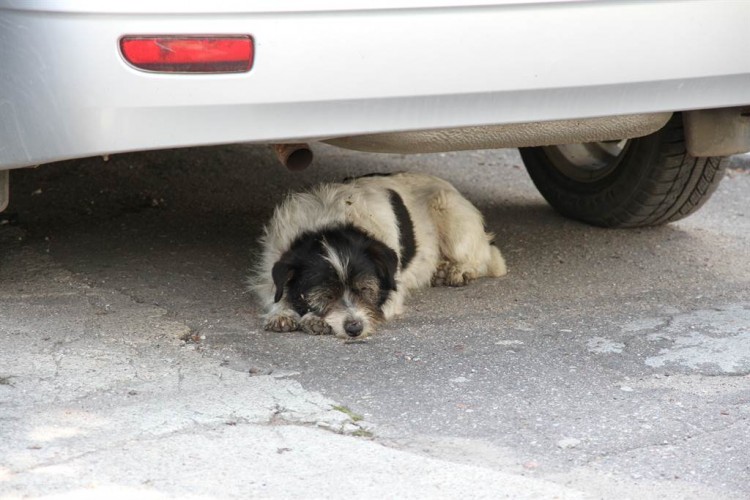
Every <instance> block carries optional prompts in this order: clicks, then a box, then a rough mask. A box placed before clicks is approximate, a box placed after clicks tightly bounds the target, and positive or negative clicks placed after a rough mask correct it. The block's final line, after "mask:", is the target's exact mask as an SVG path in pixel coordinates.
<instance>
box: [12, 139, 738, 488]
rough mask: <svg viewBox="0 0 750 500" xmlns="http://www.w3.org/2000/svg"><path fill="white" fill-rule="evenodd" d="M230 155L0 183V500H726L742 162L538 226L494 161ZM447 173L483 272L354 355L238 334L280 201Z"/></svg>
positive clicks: (515, 164)
mask: <svg viewBox="0 0 750 500" xmlns="http://www.w3.org/2000/svg"><path fill="white" fill-rule="evenodd" d="M315 152H316V162H315V164H314V166H313V167H311V168H310V169H309V170H307V171H305V172H302V173H290V172H287V171H285V170H284V169H283V168H282V167H280V166H278V165H277V164H276V161H275V158H274V157H273V155H272V153H271V151H270V150H269V149H267V148H265V147H257V146H247V145H238V146H222V147H212V148H200V149H185V150H177V151H166V152H150V153H139V154H124V155H117V156H113V157H111V158H109V160H108V161H104V160H103V159H102V158H95V159H89V160H84V161H71V162H64V163H61V164H56V165H50V166H44V167H41V168H39V169H36V170H25V171H14V172H12V176H11V184H12V185H11V188H12V201H11V205H10V207H9V209H8V211H6V212H5V213H4V214H0V498H19V497H31V498H76V499H78V498H103V497H105V496H106V497H108V498H134V497H135V495H138V498H249V497H271V498H277V497H284V498H316V497H319V498H323V497H325V498H361V497H373V498H374V497H378V498H381V497H391V498H441V497H442V498H455V497H458V496H463V497H471V498H474V497H476V498H504V497H507V498H618V499H619V498H638V499H647V498H710V499H711V500H716V499H721V498H737V499H746V498H750V479H749V478H750V375H749V374H750V254H749V250H750V175H748V173H749V172H750V169H749V167H750V161H749V160H747V159H743V158H741V157H736V158H734V159H733V161H732V164H731V165H730V170H729V171H728V175H727V177H726V178H725V180H724V181H723V183H722V185H721V186H720V188H719V190H718V191H717V193H716V194H715V195H714V197H713V199H712V200H711V201H710V202H709V203H708V204H707V205H706V206H705V207H704V209H703V210H702V211H701V212H699V213H698V214H696V215H694V216H693V217H691V218H689V219H687V220H685V221H682V222H679V223H676V224H672V225H670V226H666V227H661V228H655V229H638V230H605V229H598V228H592V227H588V226H585V225H582V224H579V223H576V222H572V221H569V220H566V219H563V218H562V217H560V216H558V215H557V214H556V213H555V212H554V211H552V210H551V209H550V208H549V207H548V206H547V205H546V204H545V203H544V201H543V200H542V199H541V197H540V196H539V195H538V194H537V193H536V191H535V190H534V188H533V186H532V185H531V182H530V181H529V179H528V177H527V175H526V173H525V171H524V170H523V168H522V166H521V162H520V158H519V156H518V154H517V153H516V152H515V151H512V150H503V151H484V152H469V153H461V154H436V155H422V156H411V157H402V156H385V155H380V156H379V155H367V154H355V153H347V152H341V151H338V150H335V149H333V148H330V147H325V146H319V147H317V148H316V151H315ZM399 170H419V171H424V172H429V173H433V174H436V175H440V176H443V177H445V178H446V179H448V180H450V181H452V182H453V183H454V184H455V185H456V186H457V187H458V188H459V189H460V190H461V191H462V192H463V193H464V194H465V195H466V196H467V197H468V198H469V199H471V200H472V201H473V202H474V203H475V204H476V205H477V206H478V207H479V208H480V209H481V210H482V212H483V213H484V214H485V215H486V218H487V226H488V227H489V229H490V230H492V231H494V232H495V233H496V234H497V242H498V245H499V246H500V248H501V250H502V251H503V253H504V254H505V256H506V259H507V261H508V268H509V274H508V275H507V277H504V278H501V279H494V280H489V279H488V280H481V281H479V282H476V283H474V284H472V285H471V286H469V287H467V288H462V289H448V288H439V289H428V290H424V291H421V292H419V293H417V294H415V295H414V296H413V297H411V298H410V299H409V301H408V302H407V312H406V314H405V315H404V316H403V317H401V318H399V319H397V320H395V321H392V322H390V323H388V324H386V325H385V326H384V327H383V328H382V329H381V330H380V332H379V333H378V334H377V335H376V336H374V337H373V338H371V339H369V340H368V341H366V342H358V343H344V342H342V341H340V340H338V339H335V338H332V337H311V336H307V335H304V334H301V333H287V334H274V333H269V332H264V331H263V330H262V325H261V323H260V321H259V320H258V317H257V316H258V308H257V307H256V305H255V304H254V303H253V300H252V297H251V296H250V295H249V294H248V293H246V291H245V284H244V281H245V277H246V273H247V270H248V268H249V266H250V264H251V250H252V248H253V245H254V241H255V240H256V238H257V237H258V235H259V232H260V229H261V227H262V224H263V223H264V222H265V221H266V220H267V218H268V217H269V216H270V214H271V211H272V208H273V206H274V204H275V203H277V202H278V201H279V200H280V198H281V197H282V195H283V194H284V193H285V192H287V191H288V190H291V189H295V190H296V189H302V188H304V187H306V186H310V185H312V184H314V183H317V182H319V181H326V180H339V179H342V178H343V177H346V176H351V175H360V174H364V173H368V172H373V171H377V172H386V171H399Z"/></svg>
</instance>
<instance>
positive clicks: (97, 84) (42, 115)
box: [0, 0, 750, 169]
mask: <svg viewBox="0 0 750 500" xmlns="http://www.w3.org/2000/svg"><path fill="white" fill-rule="evenodd" d="M270 3H271V2H259V1H249V2H240V1H235V0H231V1H229V0H214V1H213V2H195V1H190V2H169V1H164V0H153V1H149V2H143V1H130V2H124V1H121V2H115V1H109V2H95V1H72V0H28V1H13V0H0V67H2V71H1V72H0V169H7V168H15V167H23V166H28V165H34V164H39V163H44V162H50V161H55V160H60V159H66V158H75V157H84V156H92V155H96V154H109V153H115V152H123V151H133V150H145V149H159V148H167V147H179V146H194V145H208V144H220V143H233V142H287V141H310V140H320V139H330V138H336V137H344V136H355V135H360V134H374V133H382V132H397V131H410V130H427V129H438V128H450V127H465V126H477V125H494V124H512V123H527V122H536V121H549V120H562V119H571V118H589V117H601V116H612V115H626V114H635V113H654V112H662V111H682V110H689V109H710V108H721V107H729V106H739V105H746V104H750V58H748V57H747V52H746V48H747V47H748V46H750V30H748V29H747V26H750V2H740V1H723V0H674V1H661V0H655V1H650V2H639V1H617V0H612V1H609V0H606V1H601V0H600V1H558V2H549V1H546V2H538V1H536V2H535V1H494V2H490V1H477V2H470V3H469V2H465V3H460V2H450V1H438V0H434V1H427V0H425V1H416V0H412V1H409V2H395V1H388V2H380V3H378V4H377V6H376V7H373V5H372V3H371V2H361V1H360V2H338V1H326V2H301V1H294V2H283V5H279V4H280V3H279V2H276V3H274V4H273V5H267V4H270ZM309 4H313V5H309ZM126 34H249V35H251V36H252V37H253V38H254V40H255V43H256V47H255V52H256V56H255V63H254V67H253V69H252V71H250V72H249V73H243V74H217V75H175V74H155V73H147V72H143V71H139V70H137V69H135V68H133V67H131V66H129V65H128V64H127V63H126V62H125V61H124V60H123V59H122V57H121V56H120V54H119V51H118V40H119V39H120V37H122V36H123V35H126ZM508 68H512V70H511V71H509V69H508Z"/></svg>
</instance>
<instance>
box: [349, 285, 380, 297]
mask: <svg viewBox="0 0 750 500" xmlns="http://www.w3.org/2000/svg"><path fill="white" fill-rule="evenodd" d="M354 291H355V293H356V294H357V295H359V296H360V297H362V298H364V299H365V300H373V299H375V298H376V296H377V294H378V291H377V290H376V289H375V287H373V286H370V285H364V286H360V287H357V288H356V289H355V290H354Z"/></svg>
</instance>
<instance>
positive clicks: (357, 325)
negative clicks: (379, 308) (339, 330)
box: [344, 319, 362, 337]
mask: <svg viewBox="0 0 750 500" xmlns="http://www.w3.org/2000/svg"><path fill="white" fill-rule="evenodd" d="M344 330H346V334H347V335H349V336H350V337H356V336H357V335H359V334H360V333H362V322H361V321H360V320H358V319H350V320H347V321H346V322H345V323H344Z"/></svg>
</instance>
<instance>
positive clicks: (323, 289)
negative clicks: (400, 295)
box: [272, 226, 398, 338]
mask: <svg viewBox="0 0 750 500" xmlns="http://www.w3.org/2000/svg"><path fill="white" fill-rule="evenodd" d="M397 267H398V256H397V255H396V252H394V251H393V250H392V249H391V248H389V247H388V246H386V245H385V244H383V243H382V242H380V241H378V240H376V239H374V238H372V237H370V236H368V235H367V234H366V233H364V232H363V231H361V230H359V229H357V228H355V227H353V226H345V227H340V228H333V229H326V230H323V231H317V232H310V233H304V234H302V235H301V236H300V237H299V238H297V239H296V240H295V242H294V243H293V244H292V247H291V248H290V249H289V250H288V251H287V252H286V253H284V255H282V257H281V259H279V261H278V262H276V264H274V266H273V271H272V277H273V282H274V285H275V286H276V294H275V296H274V302H278V301H279V300H281V298H282V297H283V295H284V293H286V294H287V298H286V300H287V302H288V303H289V304H290V305H291V306H292V307H293V308H294V310H295V311H296V312H297V313H298V314H299V315H300V316H304V315H305V314H307V313H312V314H315V315H317V316H319V317H321V318H323V319H324V320H325V322H326V323H328V325H330V327H331V329H332V330H333V332H334V334H335V335H336V336H337V337H341V338H364V337H366V336H368V335H370V334H371V333H372V332H373V331H374V328H375V325H376V324H377V323H378V322H380V321H381V320H382V319H383V311H382V306H383V304H384V303H385V302H386V300H388V296H389V295H390V293H391V292H392V291H394V290H396V281H395V275H396V270H397Z"/></svg>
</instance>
